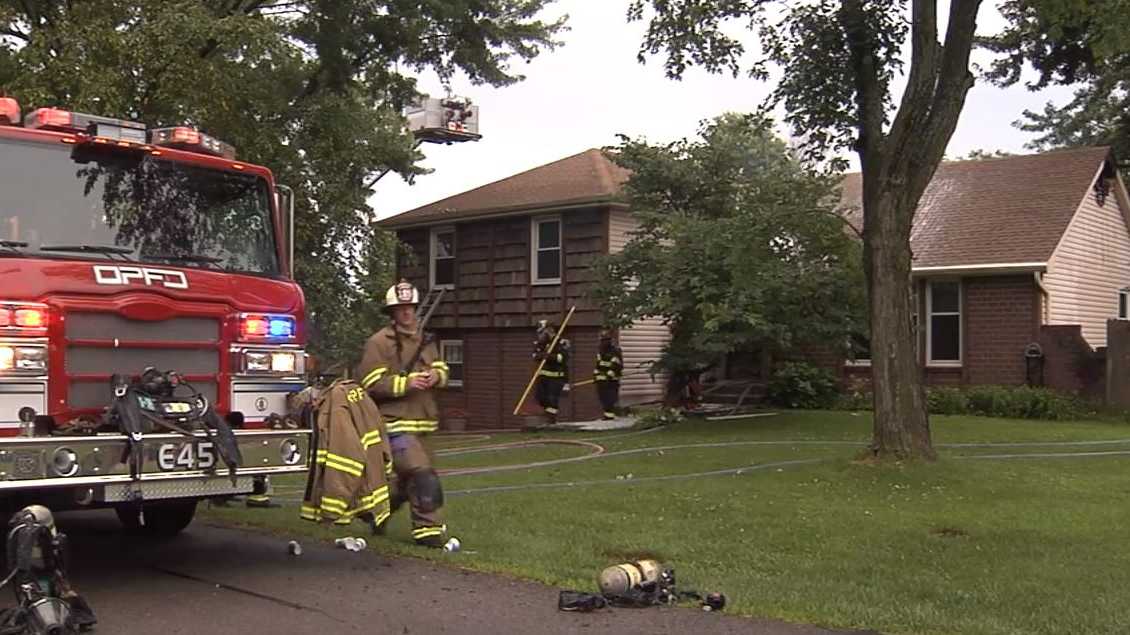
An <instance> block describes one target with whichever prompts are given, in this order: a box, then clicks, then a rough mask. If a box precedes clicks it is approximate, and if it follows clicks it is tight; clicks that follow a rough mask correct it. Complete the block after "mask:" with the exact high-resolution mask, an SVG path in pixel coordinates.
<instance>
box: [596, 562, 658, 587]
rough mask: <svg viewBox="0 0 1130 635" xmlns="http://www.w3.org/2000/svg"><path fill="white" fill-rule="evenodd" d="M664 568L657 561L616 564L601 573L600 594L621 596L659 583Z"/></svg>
mask: <svg viewBox="0 0 1130 635" xmlns="http://www.w3.org/2000/svg"><path fill="white" fill-rule="evenodd" d="M661 571H662V568H661V567H660V566H659V563H658V562H656V561H655V560H636V561H634V562H625V563H622V564H614V565H612V566H611V567H608V568H607V569H605V570H604V571H601V572H600V580H599V583H600V592H601V593H603V594H605V595H621V594H624V593H627V592H628V591H629V590H630V589H638V588H640V587H641V586H643V585H645V584H648V583H652V584H654V583H656V582H658V581H659V574H660V572H661Z"/></svg>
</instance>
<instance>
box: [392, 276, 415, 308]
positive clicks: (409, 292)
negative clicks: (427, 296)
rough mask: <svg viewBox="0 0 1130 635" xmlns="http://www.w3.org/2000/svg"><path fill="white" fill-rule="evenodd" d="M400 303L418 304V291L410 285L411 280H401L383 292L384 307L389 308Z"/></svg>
mask: <svg viewBox="0 0 1130 635" xmlns="http://www.w3.org/2000/svg"><path fill="white" fill-rule="evenodd" d="M401 304H412V305H417V304H420V291H419V290H418V289H417V288H416V287H414V286H412V283H411V282H408V281H407V280H401V281H400V282H398V283H396V284H394V285H392V286H391V287H389V288H388V292H387V293H385V308H386V309H390V308H392V307H394V306H399V305H401Z"/></svg>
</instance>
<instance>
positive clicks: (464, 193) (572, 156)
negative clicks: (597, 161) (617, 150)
mask: <svg viewBox="0 0 1130 635" xmlns="http://www.w3.org/2000/svg"><path fill="white" fill-rule="evenodd" d="M593 149H594V148H590V149H588V150H581V151H580V152H576V153H573V154H570V155H569V156H566V157H562V158H560V159H556V160H554V161H550V162H549V163H542V164H541V165H535V166H534V167H532V168H529V169H526V170H522V171H521V172H516V173H514V174H511V175H510V176H505V177H503V178H501V179H496V180H494V181H490V182H488V183H483V184H482V185H479V186H476V187H473V188H471V189H469V190H463V191H462V192H458V193H456V194H452V195H451V196H446V197H444V198H441V199H439V200H438V201H432V202H431V203H425V204H423V205H420V206H417V207H413V208H412V209H409V210H404V211H403V212H400V213H398V214H395V215H393V216H389V217H388V218H385V219H382V220H386V221H387V220H392V219H394V218H396V217H397V216H403V215H404V214H411V213H412V212H415V211H417V210H421V209H424V208H427V207H435V206H438V205H442V204H443V203H445V202H447V201H450V200H451V199H454V198H461V197H463V196H467V195H468V194H471V193H473V192H478V191H479V190H482V189H485V188H488V187H491V186H492V185H498V184H499V183H505V182H506V181H511V180H514V179H517V178H518V177H521V176H524V175H526V174H529V173H531V172H534V171H537V170H541V169H544V168H547V167H550V166H552V165H556V164H558V163H562V162H564V161H568V160H569V159H575V158H577V157H579V156H581V155H584V154H586V153H588V152H590V151H592V150H593Z"/></svg>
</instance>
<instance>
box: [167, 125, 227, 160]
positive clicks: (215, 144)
mask: <svg viewBox="0 0 1130 635" xmlns="http://www.w3.org/2000/svg"><path fill="white" fill-rule="evenodd" d="M149 143H151V144H153V145H155V146H168V147H172V148H178V149H182V150H188V151H190V152H204V153H207V154H211V155H215V156H218V157H222V158H225V159H231V160H235V146H233V145H231V144H230V143H224V142H223V141H220V140H219V139H217V138H215V137H212V136H209V135H206V134H204V133H203V132H200V131H199V130H197V129H195V128H190V127H188V126H175V127H173V128H156V129H154V130H150V131H149Z"/></svg>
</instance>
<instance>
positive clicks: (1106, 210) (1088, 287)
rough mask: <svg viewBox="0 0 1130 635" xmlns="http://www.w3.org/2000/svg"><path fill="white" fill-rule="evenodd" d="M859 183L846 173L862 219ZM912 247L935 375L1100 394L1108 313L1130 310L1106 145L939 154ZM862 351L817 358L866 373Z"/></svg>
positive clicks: (848, 204)
mask: <svg viewBox="0 0 1130 635" xmlns="http://www.w3.org/2000/svg"><path fill="white" fill-rule="evenodd" d="M861 187H862V183H861V178H860V175H859V174H852V175H848V177H847V178H846V179H845V181H844V186H843V192H842V200H843V201H844V204H845V209H846V210H847V215H848V218H849V221H851V222H852V224H853V225H855V226H857V227H861V226H862V210H861V209H860V200H861ZM911 249H912V251H913V254H914V256H913V257H914V260H913V264H912V276H913V288H914V306H915V309H916V316H915V319H916V324H917V325H918V328H917V331H918V354H919V357H920V361H921V363H922V366H923V368H924V372H925V375H926V380H927V382H928V383H929V384H934V385H971V384H1005V385H1020V384H1024V383H1033V384H1038V385H1041V384H1042V385H1046V386H1049V387H1052V388H1056V389H1059V390H1065V391H1072V392H1082V393H1087V394H1091V395H1095V396H1099V395H1101V394H1102V381H1103V364H1102V352H1103V350H1104V348H1105V346H1106V336H1107V330H1106V329H1107V320H1108V319H1114V318H1120V319H1127V318H1128V317H1130V315H1128V306H1127V304H1128V301H1127V294H1128V293H1130V199H1128V197H1127V191H1126V187H1125V184H1124V183H1123V181H1122V179H1121V178H1120V176H1119V174H1118V171H1117V170H1116V168H1115V162H1114V157H1113V156H1112V154H1111V151H1110V149H1109V148H1091V147H1087V148H1076V149H1070V150H1061V151H1055V152H1048V153H1044V154H1036V155H1024V156H1012V157H1005V158H999V159H989V160H981V161H960V162H949V163H943V164H942V165H941V166H940V167H939V168H938V170H937V172H936V174H935V175H934V178H933V180H932V181H931V183H930V185H929V187H928V188H927V190H926V193H925V194H924V195H923V197H922V200H921V202H920V203H919V207H918V210H917V212H916V215H915V219H914V227H913V229H912V232H911ZM861 339H863V341H865V338H861ZM1033 345H1034V346H1033ZM865 348H866V347H865V346H864V349H865ZM1028 350H1032V351H1033V352H1035V351H1038V352H1040V353H1042V356H1043V361H1042V364H1041V363H1039V362H1037V361H1036V360H1032V362H1029V361H1027V360H1026V357H1025V352H1026V351H1028ZM867 356H868V355H867V353H866V352H864V353H863V355H862V357H863V358H864V359H862V360H860V361H859V362H857V363H855V364H851V363H846V364H845V363H844V362H842V361H836V359H835V356H825V357H824V358H823V359H822V362H823V363H824V364H828V365H830V366H835V367H837V368H842V369H843V374H844V376H845V377H847V378H852V377H859V376H865V375H867V373H866V372H865V371H866V368H865V367H866V366H868V365H869V364H868V362H867V361H866V357H867ZM839 359H841V360H842V357H840V358H839ZM1041 366H1042V367H1041ZM861 367H862V368H861Z"/></svg>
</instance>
